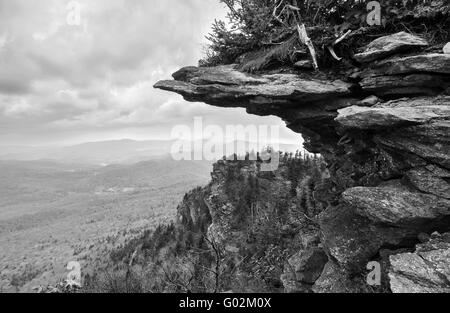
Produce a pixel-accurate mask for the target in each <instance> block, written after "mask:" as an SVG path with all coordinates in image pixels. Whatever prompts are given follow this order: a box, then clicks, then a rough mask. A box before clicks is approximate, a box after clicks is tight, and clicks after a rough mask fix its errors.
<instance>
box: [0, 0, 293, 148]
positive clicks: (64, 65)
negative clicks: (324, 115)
mask: <svg viewBox="0 0 450 313" xmlns="http://www.w3.org/2000/svg"><path fill="white" fill-rule="evenodd" d="M78 3H79V4H80V5H81V10H80V13H81V14H80V17H81V19H80V25H71V24H74V23H75V24H77V19H76V15H74V12H76V11H73V10H72V8H73V6H72V5H73V3H71V2H70V1H65V0H0V145H2V144H3V145H5V144H34V145H47V144H73V143H78V142H85V141H101V140H110V139H121V138H131V139H137V140H141V139H166V138H167V139H168V138H170V134H171V130H172V128H173V127H174V126H175V125H178V124H187V125H191V124H192V123H193V119H194V117H195V116H201V117H203V118H204V120H205V123H207V124H219V125H225V124H233V125H234V124H244V125H247V124H261V123H263V124H269V125H273V124H275V125H277V124H280V125H281V124H282V122H281V121H280V120H279V119H278V118H274V117H273V118H262V117H255V116H250V115H247V114H246V113H245V111H244V110H241V109H219V108H214V107H210V106H208V105H205V104H201V103H188V102H185V101H184V100H183V99H182V98H181V97H180V96H178V95H175V94H170V93H167V92H164V91H159V90H155V89H153V87H152V86H153V84H154V83H155V82H156V81H158V80H160V79H168V78H170V77H171V74H172V73H173V72H174V71H176V70H177V69H179V68H180V67H182V66H186V65H196V64H197V61H198V59H200V58H201V57H202V54H203V49H204V45H205V44H206V40H205V39H204V36H205V35H206V34H207V33H208V32H209V30H210V25H211V23H212V22H213V21H214V18H222V17H223V16H224V14H225V9H224V7H223V5H222V4H220V3H219V1H218V0H84V1H83V0H80V1H78ZM75 4H76V3H75ZM282 140H283V141H289V142H293V141H295V140H299V136H298V135H294V134H293V133H292V132H290V131H288V130H287V129H284V130H283V131H282Z"/></svg>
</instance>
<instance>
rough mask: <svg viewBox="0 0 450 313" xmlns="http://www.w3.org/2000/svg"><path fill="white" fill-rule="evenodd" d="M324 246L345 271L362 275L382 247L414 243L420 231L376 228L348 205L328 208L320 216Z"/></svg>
mask: <svg viewBox="0 0 450 313" xmlns="http://www.w3.org/2000/svg"><path fill="white" fill-rule="evenodd" d="M320 229H321V233H322V244H323V246H324V248H325V250H326V252H327V253H328V254H329V255H330V256H331V257H332V259H334V260H336V261H337V262H338V263H339V264H340V266H341V267H342V268H345V269H346V270H348V271H350V272H356V273H358V272H361V271H362V270H364V269H365V267H366V265H367V263H368V262H369V261H370V260H371V259H372V258H373V257H374V256H375V255H376V254H377V253H378V251H379V250H380V248H382V247H383V246H393V247H395V246H407V245H409V244H414V243H415V241H416V239H417V234H418V231H417V230H411V229H406V228H399V227H394V226H389V225H377V224H374V223H372V222H371V221H370V220H369V219H368V218H366V217H363V216H360V215H358V214H356V212H355V211H354V209H353V208H351V207H349V206H345V205H339V206H337V207H329V208H328V209H327V210H325V211H324V212H323V213H322V214H321V216H320Z"/></svg>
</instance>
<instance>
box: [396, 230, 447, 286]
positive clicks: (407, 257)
mask: <svg viewBox="0 0 450 313" xmlns="http://www.w3.org/2000/svg"><path fill="white" fill-rule="evenodd" d="M390 264H391V268H390V271H389V278H390V285H391V290H392V292H394V293H450V233H447V234H445V235H439V234H433V236H432V238H431V240H430V241H429V242H426V243H423V244H419V245H418V246H417V249H416V251H415V252H414V253H403V254H398V255H393V256H391V257H390Z"/></svg>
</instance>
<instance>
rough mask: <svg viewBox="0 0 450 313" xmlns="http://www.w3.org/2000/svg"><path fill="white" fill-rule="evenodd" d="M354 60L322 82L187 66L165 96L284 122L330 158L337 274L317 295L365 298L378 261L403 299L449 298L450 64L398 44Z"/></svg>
mask: <svg viewBox="0 0 450 313" xmlns="http://www.w3.org/2000/svg"><path fill="white" fill-rule="evenodd" d="M355 60H356V61H355V63H354V66H352V67H349V68H346V69H345V70H341V71H328V72H322V73H312V72H308V71H290V72H284V73H283V72H274V73H263V74H258V75H250V74H245V73H242V72H239V71H237V70H236V69H235V66H233V65H229V66H219V67H215V68H197V67H188V68H184V69H182V70H180V71H178V72H177V73H175V74H174V75H173V77H174V80H172V81H161V82H159V83H157V84H156V86H155V87H156V88H160V89H164V90H168V91H173V92H177V93H179V94H181V95H183V96H184V98H185V99H186V100H188V101H201V102H205V103H208V104H211V105H214V106H221V107H244V108H246V109H247V111H248V113H250V114H256V115H261V116H263V115H276V116H279V117H280V118H282V119H283V120H284V121H285V122H286V124H287V126H288V127H289V128H290V129H292V130H294V131H296V132H298V133H301V134H302V135H303V136H304V137H305V140H306V144H305V148H306V149H308V150H309V151H310V152H313V153H320V154H321V155H323V157H324V158H325V160H326V162H327V166H328V170H329V172H330V176H331V177H330V178H329V179H327V181H326V182H325V183H324V185H326V186H327V188H326V189H325V190H320V192H316V199H317V200H318V201H322V202H324V203H327V204H328V207H327V209H326V210H325V211H324V212H322V213H321V214H320V219H319V223H320V240H321V245H320V246H321V247H323V249H324V251H325V252H326V254H327V260H328V264H327V265H326V266H325V268H324V270H323V271H322V272H321V275H320V277H313V279H309V281H310V283H311V284H314V287H313V290H314V291H316V292H329V291H333V292H352V291H361V290H362V289H364V288H366V286H363V284H364V282H361V281H355V277H360V276H361V274H363V273H366V266H367V264H368V263H369V262H370V261H372V260H377V261H379V262H380V263H381V264H382V271H383V273H384V276H383V277H384V278H385V279H386V280H388V277H389V278H390V280H389V281H390V288H391V290H392V291H394V292H402V291H430V290H433V291H449V288H450V254H449V253H450V248H449V245H448V242H449V240H448V238H447V237H448V236H445V235H444V236H439V235H438V234H437V233H436V232H439V233H445V232H449V231H450V185H449V182H450V54H448V53H447V54H446V53H443V49H442V47H440V46H439V47H429V46H428V44H427V43H426V42H425V41H424V40H423V39H421V38H418V37H415V36H412V35H409V34H406V33H399V34H394V35H390V36H386V37H382V38H379V39H377V40H375V41H374V42H372V43H371V44H369V45H368V46H367V47H362V48H361V52H360V53H358V54H356V55H355ZM213 220H214V217H213ZM431 234H433V236H432V237H430V235H431ZM420 242H422V244H421V245H420ZM418 244H419V245H418ZM416 245H418V246H417V248H416ZM405 249H406V250H405ZM415 250H417V251H416V252H414V251H415ZM405 251H407V252H408V253H409V254H408V253H406V254H405ZM411 252H414V253H411ZM299 253H300V254H305V253H306V252H305V251H304V250H300V251H299ZM308 253H309V255H314V253H312V252H311V251H307V253H306V254H308ZM299 258H300V259H302V256H300V257H299ZM306 259H307V260H310V259H311V258H306ZM313 259H314V258H313ZM408 260H412V261H408ZM300 263H301V262H300ZM297 264H299V263H298V262H297ZM304 268H307V266H306V267H304ZM306 272H307V270H304V269H303V270H302V267H301V266H300V269H299V270H298V271H297V274H298V275H300V276H301V275H302V273H303V274H305V273H306ZM408 272H414V273H415V274H414V275H409V274H408ZM285 285H286V284H285Z"/></svg>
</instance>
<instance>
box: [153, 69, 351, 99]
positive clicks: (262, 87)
mask: <svg viewBox="0 0 450 313" xmlns="http://www.w3.org/2000/svg"><path fill="white" fill-rule="evenodd" d="M173 76H174V78H175V81H160V82H158V83H157V84H156V85H155V88H159V89H163V90H167V91H174V92H176V93H179V94H181V95H183V96H184V97H185V99H186V100H188V101H203V102H206V103H209V104H213V105H218V106H229V107H238V106H241V107H248V106H250V105H252V104H253V105H258V106H263V107H264V106H265V105H266V106H267V105H277V106H281V107H289V106H298V105H302V104H307V103H311V102H314V101H319V100H326V99H329V98H333V97H340V96H346V95H349V94H350V93H351V88H352V86H353V85H352V84H349V83H345V82H343V81H340V80H335V81H328V80H319V79H311V78H306V77H301V76H299V75H295V74H271V75H261V76H253V75H250V74H244V73H241V72H239V71H237V70H236V69H235V66H233V65H231V66H219V67H212V68H211V67H210V68H197V67H187V68H184V69H182V70H180V71H179V72H177V73H175V74H174V75H173Z"/></svg>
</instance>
